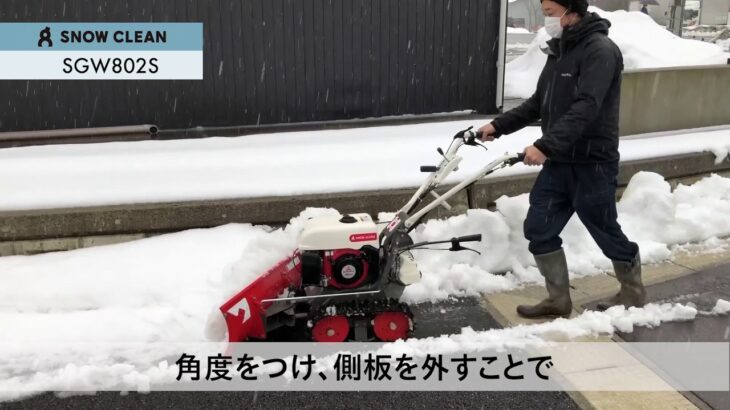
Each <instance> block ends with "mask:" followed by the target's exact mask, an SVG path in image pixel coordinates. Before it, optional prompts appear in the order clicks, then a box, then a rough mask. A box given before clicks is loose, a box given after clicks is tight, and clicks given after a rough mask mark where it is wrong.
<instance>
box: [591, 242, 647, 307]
mask: <svg viewBox="0 0 730 410" xmlns="http://www.w3.org/2000/svg"><path fill="white" fill-rule="evenodd" d="M612 262H613V270H614V272H616V279H618V281H619V283H620V284H621V289H620V290H619V292H618V293H617V294H615V295H614V296H612V297H611V299H609V300H608V302H605V303H599V304H598V306H597V309H598V310H599V311H604V310H606V309H608V308H610V307H611V306H616V305H624V307H625V308H627V309H628V308H629V307H631V306H634V307H642V306H644V304H646V290H645V289H644V284H643V283H642V282H641V257H640V255H639V254H638V253H637V254H636V257H635V258H634V260H633V261H631V262H624V261H612Z"/></svg>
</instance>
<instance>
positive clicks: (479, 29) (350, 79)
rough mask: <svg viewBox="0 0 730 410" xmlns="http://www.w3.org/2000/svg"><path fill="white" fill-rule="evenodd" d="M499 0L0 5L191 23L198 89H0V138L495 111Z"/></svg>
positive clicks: (0, 15) (6, 15)
mask: <svg viewBox="0 0 730 410" xmlns="http://www.w3.org/2000/svg"><path fill="white" fill-rule="evenodd" d="M502 3H503V2H502V1H499V0H120V1H108V0H107V1H102V0H2V1H1V2H0V21H2V22H46V21H50V22H174V21H179V22H198V21H200V22H203V23H204V37H205V42H204V44H205V46H204V47H205V49H204V73H205V74H204V80H202V81H0V131H24V130H34V129H56V128H77V127H98V126H116V125H126V124H157V125H159V126H160V128H161V129H178V128H179V129H182V128H191V127H196V126H233V125H252V124H275V123H290V122H304V121H329V120H340V119H351V118H366V117H382V116H393V115H402V114H428V113H440V112H453V111H462V110H474V111H476V112H479V113H484V114H489V113H495V112H496V111H497V103H496V100H497V95H498V94H497V87H498V83H499V81H498V80H497V77H498V70H497V61H498V54H499V38H500V11H501V10H500V8H501V4H502Z"/></svg>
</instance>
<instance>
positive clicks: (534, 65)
mask: <svg viewBox="0 0 730 410" xmlns="http://www.w3.org/2000/svg"><path fill="white" fill-rule="evenodd" d="M589 10H590V11H593V12H596V13H598V14H599V15H600V16H601V17H603V18H605V19H607V20H609V21H610V22H611V29H610V30H609V37H610V38H611V39H612V40H613V41H614V42H615V43H616V44H617V45H618V46H619V48H620V49H621V53H622V54H623V57H624V67H625V69H627V70H631V69H640V68H657V67H677V66H696V65H709V64H726V63H727V59H728V55H727V54H726V53H725V52H724V50H723V49H722V47H721V46H718V45H716V44H711V43H706V42H703V41H698V40H688V39H683V38H680V37H677V36H675V35H674V34H673V33H671V32H669V31H668V30H667V29H666V28H664V27H662V26H660V25H659V24H657V23H656V22H655V21H654V20H653V19H652V18H651V17H650V16H647V15H645V14H644V13H641V12H627V11H623V10H619V11H614V12H608V11H603V10H601V9H598V8H596V7H591V8H590V9H589ZM549 39H550V37H549V36H548V35H547V34H546V33H545V29H544V28H543V29H540V31H539V32H538V35H537V37H535V40H533V42H532V44H531V46H530V48H529V49H528V50H527V52H526V53H525V54H524V55H523V56H521V57H519V58H517V59H515V60H514V61H512V62H510V63H509V64H507V68H506V78H505V95H506V96H507V97H518V98H528V97H530V96H531V95H532V94H533V93H534V92H535V87H536V86H537V79H538V78H539V77H540V72H542V68H543V66H544V65H545V62H546V61H547V56H546V55H545V53H543V52H542V51H541V50H540V48H541V47H546V46H545V42H546V41H547V40H549Z"/></svg>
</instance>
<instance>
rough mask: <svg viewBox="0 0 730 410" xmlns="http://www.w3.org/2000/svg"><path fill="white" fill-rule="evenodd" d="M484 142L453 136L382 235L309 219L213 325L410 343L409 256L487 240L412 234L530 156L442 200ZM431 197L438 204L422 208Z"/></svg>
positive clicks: (259, 336) (371, 226) (233, 334)
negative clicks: (469, 154)
mask: <svg viewBox="0 0 730 410" xmlns="http://www.w3.org/2000/svg"><path fill="white" fill-rule="evenodd" d="M479 137H480V133H479V132H477V131H473V130H472V129H471V128H469V129H467V130H464V131H461V132H459V133H457V134H456V135H455V136H454V138H453V140H452V142H451V145H450V146H449V148H448V150H447V151H446V152H444V151H443V150H442V149H441V148H439V149H438V150H437V151H438V153H439V154H440V155H441V157H442V160H441V163H440V164H439V165H438V166H422V167H421V172H428V173H429V176H428V178H426V180H425V181H424V183H423V184H422V185H421V187H420V188H419V189H418V190H417V191H416V193H415V194H414V195H413V197H412V198H411V199H410V200H409V201H408V203H406V204H405V206H403V208H401V209H400V210H399V211H398V212H397V213H396V215H395V218H393V220H392V221H390V223H389V224H388V225H387V226H386V227H385V228H384V229H382V230H380V231H379V229H378V227H377V225H376V223H375V222H374V221H373V219H372V218H371V217H370V215H368V214H352V215H340V216H335V217H331V216H323V217H317V218H312V219H310V220H308V221H307V222H306V223H305V226H304V228H303V230H302V232H301V234H300V236H299V242H298V243H299V247H298V249H297V250H296V251H295V252H294V253H293V255H291V256H290V257H288V258H286V259H284V260H282V261H280V262H279V263H278V264H276V265H275V266H274V267H272V268H271V269H269V270H268V271H267V272H266V273H264V274H263V275H262V276H260V277H259V278H258V279H256V280H255V281H254V282H252V283H251V284H249V285H248V286H246V287H245V288H244V289H243V290H242V291H241V292H239V293H238V294H236V295H235V296H233V297H232V298H231V299H230V300H228V301H227V302H226V303H224V304H223V305H222V306H221V307H220V312H217V311H216V312H214V314H213V315H212V316H211V318H210V319H209V320H213V321H216V323H215V324H211V323H209V324H208V326H209V327H211V326H215V325H216V324H217V325H218V326H217V327H218V328H219V329H221V330H222V329H223V328H224V327H227V331H228V340H229V341H230V342H241V341H246V340H263V339H266V338H267V334H268V333H269V332H271V331H272V330H274V329H277V328H280V327H282V326H295V325H296V324H297V323H301V321H304V323H306V327H307V329H309V331H310V332H311V339H312V340H314V341H317V342H343V341H347V340H355V341H373V340H379V341H385V342H390V341H395V340H398V339H407V338H408V337H409V336H410V334H411V333H412V331H413V326H414V323H413V314H412V312H411V310H410V309H409V307H408V305H406V304H405V303H402V302H400V301H399V299H400V297H401V295H402V293H403V291H404V289H405V287H406V286H408V285H411V284H413V283H416V282H417V281H418V280H420V278H421V273H420V271H419V270H418V267H417V266H416V262H415V260H414V258H413V255H412V254H411V251H412V250H414V249H418V248H422V247H425V246H428V245H434V244H449V245H450V248H448V250H450V251H454V252H456V251H464V250H472V249H469V248H466V247H464V246H463V245H462V244H463V243H466V242H478V241H481V235H469V236H463V237H459V238H451V239H447V240H443V241H434V242H419V243H414V242H413V240H412V239H411V237H410V236H409V232H411V231H412V230H413V229H414V228H415V227H416V226H418V225H419V224H420V223H421V222H422V220H423V219H424V217H425V216H426V215H427V214H428V213H429V212H430V211H432V210H433V209H434V208H436V207H438V206H443V207H445V208H447V209H450V208H451V207H450V206H449V204H448V203H447V202H446V201H447V200H448V199H449V198H451V197H452V196H454V195H455V194H457V193H458V192H460V191H462V190H463V189H465V188H467V187H468V186H470V185H472V184H474V183H475V182H477V181H478V180H480V179H481V178H483V177H484V176H486V175H489V174H491V173H492V172H494V171H495V170H497V169H500V168H504V167H507V166H511V165H514V164H516V163H517V162H521V161H522V160H523V158H524V156H523V154H505V155H502V156H500V157H499V158H497V159H495V160H494V161H492V162H491V163H489V164H487V165H486V166H485V167H484V168H482V169H481V170H479V171H478V172H477V173H475V174H474V175H472V176H471V177H469V178H467V179H466V180H464V181H463V182H461V183H459V184H458V185H456V186H454V187H453V188H451V189H450V190H449V191H447V192H446V193H444V194H443V195H439V194H437V193H436V192H435V190H436V188H437V187H438V186H439V185H440V184H441V183H442V182H443V180H444V179H445V178H446V177H447V176H448V175H449V174H451V173H452V172H453V171H455V170H457V167H458V165H459V163H460V162H461V160H462V158H461V157H460V156H458V155H456V154H457V151H458V150H459V149H460V148H461V147H462V146H464V145H468V146H481V147H482V148H484V149H486V147H485V146H484V145H482V144H481V143H480V142H479ZM428 196H432V197H433V201H431V202H430V203H428V204H426V205H425V206H422V207H421V208H420V209H418V208H419V206H420V205H423V204H424V202H425V199H426V198H427V197H428ZM472 251H473V250H472ZM219 313H222V314H223V315H222V316H221V315H220V314H219ZM221 319H223V320H225V326H223V323H221Z"/></svg>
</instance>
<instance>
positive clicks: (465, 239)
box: [455, 234, 482, 242]
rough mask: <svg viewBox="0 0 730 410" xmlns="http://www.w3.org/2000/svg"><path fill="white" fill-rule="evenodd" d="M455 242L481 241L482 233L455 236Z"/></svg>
mask: <svg viewBox="0 0 730 410" xmlns="http://www.w3.org/2000/svg"><path fill="white" fill-rule="evenodd" d="M455 239H456V241H457V242H481V241H482V235H481V234H476V235H467V236H460V237H458V238H455Z"/></svg>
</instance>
